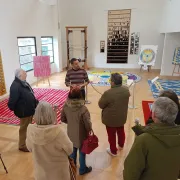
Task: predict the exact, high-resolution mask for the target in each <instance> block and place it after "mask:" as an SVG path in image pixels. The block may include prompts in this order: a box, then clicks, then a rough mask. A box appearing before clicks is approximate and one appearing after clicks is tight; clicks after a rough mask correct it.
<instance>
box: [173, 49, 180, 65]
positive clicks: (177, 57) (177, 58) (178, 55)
mask: <svg viewBox="0 0 180 180" xmlns="http://www.w3.org/2000/svg"><path fill="white" fill-rule="evenodd" d="M172 64H176V65H179V64H180V47H177V48H176V49H175V51H174V57H173V61H172Z"/></svg>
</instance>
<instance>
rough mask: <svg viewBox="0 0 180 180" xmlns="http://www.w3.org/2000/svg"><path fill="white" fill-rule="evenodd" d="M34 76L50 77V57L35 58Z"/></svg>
mask: <svg viewBox="0 0 180 180" xmlns="http://www.w3.org/2000/svg"><path fill="white" fill-rule="evenodd" d="M33 64H34V76H35V77H49V76H50V75H51V65H50V56H34V61H33Z"/></svg>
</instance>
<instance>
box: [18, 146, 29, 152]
mask: <svg viewBox="0 0 180 180" xmlns="http://www.w3.org/2000/svg"><path fill="white" fill-rule="evenodd" d="M19 150H20V151H23V152H29V150H28V149H27V147H23V148H19Z"/></svg>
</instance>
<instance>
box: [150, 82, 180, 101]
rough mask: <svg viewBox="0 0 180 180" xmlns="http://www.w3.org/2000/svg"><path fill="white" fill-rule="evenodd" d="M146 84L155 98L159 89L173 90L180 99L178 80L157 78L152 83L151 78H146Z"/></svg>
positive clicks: (179, 83)
mask: <svg viewBox="0 0 180 180" xmlns="http://www.w3.org/2000/svg"><path fill="white" fill-rule="evenodd" d="M148 84H149V86H150V88H151V91H152V93H153V97H154V98H157V97H158V95H159V92H160V91H161V90H168V89H171V90H173V91H174V92H175V93H176V94H177V95H178V97H179V100H180V80H164V79H158V80H157V81H155V83H153V84H152V82H151V80H148Z"/></svg>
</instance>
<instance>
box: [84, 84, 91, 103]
mask: <svg viewBox="0 0 180 180" xmlns="http://www.w3.org/2000/svg"><path fill="white" fill-rule="evenodd" d="M85 104H91V102H90V101H88V85H87V86H86V99H85Z"/></svg>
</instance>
